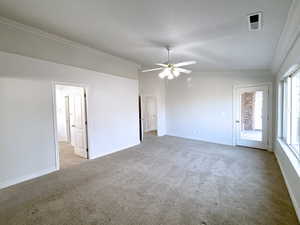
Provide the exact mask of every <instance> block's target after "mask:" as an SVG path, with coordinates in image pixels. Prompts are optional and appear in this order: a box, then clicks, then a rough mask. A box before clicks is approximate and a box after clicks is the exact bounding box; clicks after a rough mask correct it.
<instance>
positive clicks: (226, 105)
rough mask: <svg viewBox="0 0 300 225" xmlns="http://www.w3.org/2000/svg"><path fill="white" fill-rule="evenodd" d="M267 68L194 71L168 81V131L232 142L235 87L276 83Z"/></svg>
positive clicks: (193, 137) (174, 134) (199, 138)
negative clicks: (262, 69) (263, 69)
mask: <svg viewBox="0 0 300 225" xmlns="http://www.w3.org/2000/svg"><path fill="white" fill-rule="evenodd" d="M273 80H274V76H272V75H271V74H270V72H266V71H244V72H193V73H192V74H191V75H181V76H180V77H179V78H177V79H174V80H171V81H168V82H167V84H166V109H167V110H166V118H167V134H168V135H172V136H179V137H184V138H191V139H197V140H204V141H208V142H214V143H221V144H228V145H231V144H232V140H233V139H232V136H233V86H234V85H237V84H252V83H261V82H273Z"/></svg>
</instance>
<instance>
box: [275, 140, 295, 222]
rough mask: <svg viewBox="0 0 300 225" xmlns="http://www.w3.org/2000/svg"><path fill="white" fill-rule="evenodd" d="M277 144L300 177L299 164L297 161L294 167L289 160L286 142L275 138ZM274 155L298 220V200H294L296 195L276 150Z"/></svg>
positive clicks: (289, 154) (289, 151) (289, 153)
mask: <svg viewBox="0 0 300 225" xmlns="http://www.w3.org/2000/svg"><path fill="white" fill-rule="evenodd" d="M276 142H277V145H278V146H279V147H280V148H281V149H282V151H283V152H284V154H286V156H287V158H288V159H289V160H290V162H291V164H292V167H294V169H295V170H296V173H297V174H298V176H299V177H300V166H299V163H298V166H296V167H295V164H294V163H293V162H295V161H294V160H291V156H292V154H293V153H292V152H291V150H290V149H289V147H288V146H286V144H285V143H284V142H283V141H281V140H280V139H279V138H278V139H277V141H276ZM275 156H276V159H277V162H278V165H279V167H280V170H281V172H282V175H283V178H284V181H285V184H286V186H287V189H288V192H289V194H290V197H291V200H292V203H293V206H294V208H295V211H296V214H297V217H298V220H299V222H300V206H299V204H298V202H297V201H296V197H295V194H294V192H293V191H292V188H291V185H290V183H289V180H288V177H287V175H286V173H285V170H284V167H283V165H282V164H281V161H280V158H279V157H278V155H277V150H275ZM293 157H294V158H295V160H297V159H296V157H295V156H294V155H293Z"/></svg>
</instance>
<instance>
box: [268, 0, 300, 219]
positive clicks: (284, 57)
mask: <svg viewBox="0 0 300 225" xmlns="http://www.w3.org/2000/svg"><path fill="white" fill-rule="evenodd" d="M299 24H300V1H299V0H295V1H294V2H293V4H292V7H291V10H290V13H289V17H288V21H287V24H286V26H285V29H284V30H283V32H282V37H281V40H280V42H279V46H278V49H277V54H276V56H275V57H274V65H273V71H276V72H277V84H276V88H277V93H278V85H279V81H280V80H281V79H282V78H283V76H284V74H285V73H286V72H287V71H288V70H289V68H291V67H292V66H293V65H296V64H300V25H299ZM279 104H280V101H279V99H277V106H278V107H282V106H281V105H279ZM277 121H278V123H279V122H280V118H279V117H278V115H277ZM277 125H278V124H277ZM276 137H277V135H276ZM275 154H276V157H277V159H278V162H279V164H280V166H281V169H282V173H283V175H284V178H285V181H286V184H287V186H288V189H289V192H290V196H291V198H292V200H293V204H294V207H295V209H296V212H297V215H298V218H299V221H300V164H299V161H298V160H297V159H295V158H294V157H295V156H294V155H293V154H290V152H289V149H288V148H284V147H283V146H282V145H281V144H280V142H278V141H276V143H275ZM292 162H297V163H292Z"/></svg>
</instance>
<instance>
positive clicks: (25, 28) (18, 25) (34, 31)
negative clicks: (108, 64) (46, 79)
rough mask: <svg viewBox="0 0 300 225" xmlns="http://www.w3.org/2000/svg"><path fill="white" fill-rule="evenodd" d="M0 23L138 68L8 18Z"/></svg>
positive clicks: (1, 19)
mask: <svg viewBox="0 0 300 225" xmlns="http://www.w3.org/2000/svg"><path fill="white" fill-rule="evenodd" d="M0 23H1V24H4V25H7V26H9V27H10V28H13V29H17V30H22V31H25V32H29V33H31V34H33V35H36V36H39V37H42V38H45V39H48V40H52V41H56V42H59V43H60V44H62V45H65V46H69V47H73V48H79V49H82V50H88V51H92V52H94V53H96V54H100V55H107V56H110V57H113V58H116V59H119V60H122V61H124V62H128V63H131V64H133V65H135V66H136V67H137V69H138V68H140V65H138V64H137V63H136V62H132V61H129V60H126V59H123V58H120V57H117V56H114V55H111V54H109V53H106V52H104V51H102V50H100V49H96V48H92V47H89V46H87V45H83V44H80V43H78V42H75V41H71V40H69V39H66V38H63V37H60V36H58V35H55V34H51V33H48V32H46V31H43V30H41V29H38V28H35V27H32V26H29V25H25V24H22V23H19V22H16V21H14V20H11V19H8V18H5V17H2V16H0ZM129 79H130V78H129Z"/></svg>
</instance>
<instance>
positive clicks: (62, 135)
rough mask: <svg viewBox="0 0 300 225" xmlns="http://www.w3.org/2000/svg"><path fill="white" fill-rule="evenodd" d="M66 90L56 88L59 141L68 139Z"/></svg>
mask: <svg viewBox="0 0 300 225" xmlns="http://www.w3.org/2000/svg"><path fill="white" fill-rule="evenodd" d="M65 96H66V95H65V92H64V90H63V89H61V88H56V121H57V138H58V141H64V142H67V141H68V134H67V122H66V120H67V118H66V105H65Z"/></svg>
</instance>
